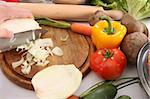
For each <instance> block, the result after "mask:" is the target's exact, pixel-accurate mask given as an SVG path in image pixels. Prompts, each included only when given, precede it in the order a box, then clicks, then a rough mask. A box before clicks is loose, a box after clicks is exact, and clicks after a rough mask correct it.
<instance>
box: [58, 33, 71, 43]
mask: <svg viewBox="0 0 150 99" xmlns="http://www.w3.org/2000/svg"><path fill="white" fill-rule="evenodd" d="M68 38H69V35H68V34H67V35H65V36H61V37H60V40H61V41H63V42H65V41H67V40H68Z"/></svg>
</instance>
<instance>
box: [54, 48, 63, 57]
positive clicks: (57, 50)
mask: <svg viewBox="0 0 150 99" xmlns="http://www.w3.org/2000/svg"><path fill="white" fill-rule="evenodd" d="M52 52H53V53H54V54H55V55H57V56H62V55H63V51H62V49H60V48H59V47H58V46H56V47H55V48H53V50H52Z"/></svg>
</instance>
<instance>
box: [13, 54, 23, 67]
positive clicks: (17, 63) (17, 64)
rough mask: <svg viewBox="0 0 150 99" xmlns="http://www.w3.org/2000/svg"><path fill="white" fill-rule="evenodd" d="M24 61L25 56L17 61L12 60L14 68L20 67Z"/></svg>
mask: <svg viewBox="0 0 150 99" xmlns="http://www.w3.org/2000/svg"><path fill="white" fill-rule="evenodd" d="M23 62H24V58H23V57H22V58H21V60H19V61H17V62H12V68H13V69H15V68H17V67H19V66H20V65H21V64H22V63H23Z"/></svg>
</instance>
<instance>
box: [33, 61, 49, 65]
mask: <svg viewBox="0 0 150 99" xmlns="http://www.w3.org/2000/svg"><path fill="white" fill-rule="evenodd" d="M48 63H49V61H48V60H46V61H39V62H37V63H36V66H46V65H48Z"/></svg>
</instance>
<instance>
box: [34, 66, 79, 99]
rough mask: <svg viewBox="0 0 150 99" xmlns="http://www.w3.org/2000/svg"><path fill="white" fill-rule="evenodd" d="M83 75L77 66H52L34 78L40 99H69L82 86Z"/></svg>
mask: <svg viewBox="0 0 150 99" xmlns="http://www.w3.org/2000/svg"><path fill="white" fill-rule="evenodd" d="M81 81H82V73H81V72H80V71H79V70H78V69H77V68H76V67H75V65H72V64H71V65H52V66H49V67H47V68H45V69H44V70H42V71H40V72H38V73H37V74H35V75H34V77H33V78H32V85H33V87H34V89H35V92H36V95H37V96H38V98H39V99H67V98H68V97H69V96H71V95H72V94H73V93H74V92H75V91H76V90H77V89H78V88H79V86H80V83H81Z"/></svg>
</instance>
